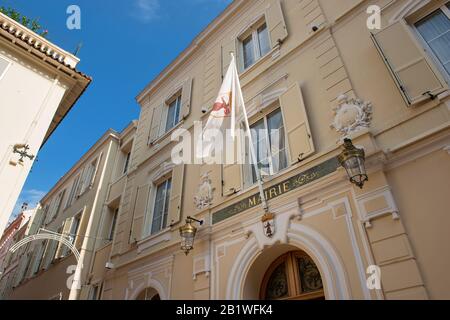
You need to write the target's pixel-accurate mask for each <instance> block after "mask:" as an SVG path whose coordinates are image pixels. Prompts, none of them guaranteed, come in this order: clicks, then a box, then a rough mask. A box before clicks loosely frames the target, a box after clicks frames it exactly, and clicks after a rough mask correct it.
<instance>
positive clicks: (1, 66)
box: [0, 57, 9, 79]
mask: <svg viewBox="0 0 450 320" xmlns="http://www.w3.org/2000/svg"><path fill="white" fill-rule="evenodd" d="M8 66H9V62H8V60H6V59H3V58H2V57H0V79H1V78H2V77H3V75H4V74H5V72H6V69H7V68H8Z"/></svg>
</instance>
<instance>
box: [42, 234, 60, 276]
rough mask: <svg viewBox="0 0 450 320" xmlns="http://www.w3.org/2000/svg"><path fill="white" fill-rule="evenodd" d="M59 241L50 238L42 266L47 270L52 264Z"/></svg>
mask: <svg viewBox="0 0 450 320" xmlns="http://www.w3.org/2000/svg"><path fill="white" fill-rule="evenodd" d="M58 243H59V242H57V241H56V240H48V241H47V247H46V249H45V257H44V261H43V263H42V268H43V269H44V270H47V269H48V268H49V267H50V265H51V264H52V261H53V258H54V256H55V252H56V249H57V247H58Z"/></svg>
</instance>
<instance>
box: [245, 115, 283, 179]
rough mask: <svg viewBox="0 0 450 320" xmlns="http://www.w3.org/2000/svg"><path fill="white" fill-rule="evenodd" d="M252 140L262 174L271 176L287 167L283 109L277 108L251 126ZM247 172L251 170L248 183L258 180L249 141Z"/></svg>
mask: <svg viewBox="0 0 450 320" xmlns="http://www.w3.org/2000/svg"><path fill="white" fill-rule="evenodd" d="M250 129H251V134H252V141H253V146H254V150H255V153H256V157H257V164H258V168H259V170H260V173H261V176H271V175H274V174H276V173H277V172H279V171H281V170H283V169H285V168H286V167H287V152H286V141H285V134H284V124H283V117H282V114H281V110H280V109H277V110H275V111H273V112H272V113H270V114H268V115H267V116H265V117H264V118H263V119H261V120H259V121H258V122H256V123H255V124H253V125H252V126H251V127H250ZM246 150H248V151H247V153H246V155H247V160H246V163H247V165H246V166H247V168H248V169H247V172H251V174H250V178H249V179H247V180H249V181H248V183H249V184H250V185H253V184H254V183H255V182H256V181H257V177H256V171H255V166H254V165H253V162H254V161H253V159H251V154H250V151H249V146H248V143H247V148H246Z"/></svg>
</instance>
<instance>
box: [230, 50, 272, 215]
mask: <svg viewBox="0 0 450 320" xmlns="http://www.w3.org/2000/svg"><path fill="white" fill-rule="evenodd" d="M231 58H232V61H234V66H233V68H234V77H236V82H237V85H238V90H239V91H240V94H239V99H240V101H239V102H240V103H241V105H242V111H243V114H244V122H245V128H246V130H247V135H248V140H249V144H250V153H251V157H252V159H253V167H254V169H255V172H256V180H257V183H258V188H259V196H260V198H261V204H262V207H263V209H264V212H266V213H267V212H269V206H268V204H267V200H266V195H265V193H264V188H263V183H262V179H261V172H260V171H259V168H258V158H257V157H256V152H255V147H254V145H253V139H252V133H251V131H250V124H249V122H248V116H247V109H246V108H245V102H244V97H243V94H242V89H241V82H240V80H239V74H238V71H237V67H236V60H235V58H234V54H233V53H231Z"/></svg>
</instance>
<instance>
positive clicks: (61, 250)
mask: <svg viewBox="0 0 450 320" xmlns="http://www.w3.org/2000/svg"><path fill="white" fill-rule="evenodd" d="M72 221H73V218H68V219H66V220H65V221H64V224H63V229H62V235H61V238H66V239H68V235H69V233H70V229H71V227H72ZM68 249H69V248H67V246H66V245H65V244H63V243H62V242H60V243H59V244H58V249H57V250H56V256H55V257H56V258H57V259H58V258H63V257H64V256H65V255H66V252H67V250H68Z"/></svg>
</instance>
